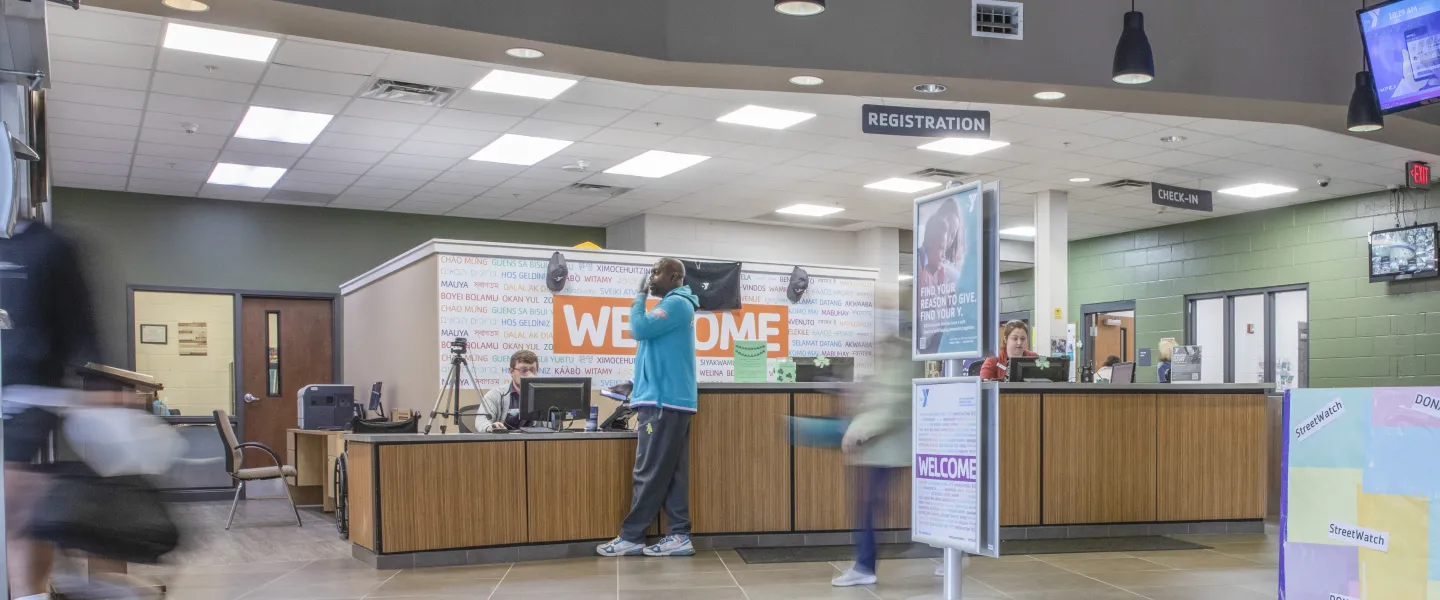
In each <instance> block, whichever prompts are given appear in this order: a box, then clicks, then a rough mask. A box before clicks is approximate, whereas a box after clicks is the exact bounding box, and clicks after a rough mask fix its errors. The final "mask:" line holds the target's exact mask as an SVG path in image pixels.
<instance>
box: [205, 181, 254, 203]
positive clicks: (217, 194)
mask: <svg viewBox="0 0 1440 600" xmlns="http://www.w3.org/2000/svg"><path fill="white" fill-rule="evenodd" d="M269 193H270V190H268V189H266V188H253V187H244V186H238V185H215V184H213V183H207V184H205V185H204V186H201V188H200V197H201V198H214V199H217V200H240V201H245V202H259V201H261V200H264V199H265V195H266V194H269Z"/></svg>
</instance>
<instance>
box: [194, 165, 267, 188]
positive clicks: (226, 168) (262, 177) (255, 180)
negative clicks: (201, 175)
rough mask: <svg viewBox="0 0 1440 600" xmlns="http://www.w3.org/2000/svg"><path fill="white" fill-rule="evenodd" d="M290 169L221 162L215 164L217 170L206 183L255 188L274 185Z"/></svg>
mask: <svg viewBox="0 0 1440 600" xmlns="http://www.w3.org/2000/svg"><path fill="white" fill-rule="evenodd" d="M287 170H288V169H281V168H279V167H252V166H250V165H237V164H234V163H220V164H218V165H215V170H214V171H212V172H211V173H210V180H209V181H206V182H205V183H213V184H216V185H238V186H244V187H253V188H269V187H274V185H275V182H277V181H280V178H281V177H282V176H284V175H285V171H287Z"/></svg>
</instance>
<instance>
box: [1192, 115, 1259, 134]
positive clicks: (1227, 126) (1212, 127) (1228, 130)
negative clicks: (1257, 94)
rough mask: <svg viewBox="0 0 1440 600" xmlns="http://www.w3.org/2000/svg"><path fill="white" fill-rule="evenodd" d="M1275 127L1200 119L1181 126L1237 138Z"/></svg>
mask: <svg viewBox="0 0 1440 600" xmlns="http://www.w3.org/2000/svg"><path fill="white" fill-rule="evenodd" d="M1270 127H1274V124H1272V123H1255V122H1253V121H1231V120H1228V119H1200V120H1199V121H1192V122H1190V123H1186V124H1184V125H1181V128H1183V129H1191V130H1194V131H1203V132H1205V133H1213V134H1215V135H1225V136H1235V135H1240V134H1242V133H1251V132H1254V131H1259V130H1261V129H1268V128H1270Z"/></svg>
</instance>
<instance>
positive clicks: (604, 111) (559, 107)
mask: <svg viewBox="0 0 1440 600" xmlns="http://www.w3.org/2000/svg"><path fill="white" fill-rule="evenodd" d="M627 114H629V111H626V110H622V109H618V108H607V107H603V106H590V105H588V104H574V103H570V102H558V101H557V102H550V103H547V104H546V105H545V106H544V107H542V108H541V109H540V110H538V111H535V113H534V114H532V115H530V116H531V117H534V118H536V119H544V120H546V121H560V122H562V123H578V124H580V125H596V126H601V127H603V126H606V125H609V124H611V123H614V122H616V121H618V120H620V118H621V117H624V116H625V115H627Z"/></svg>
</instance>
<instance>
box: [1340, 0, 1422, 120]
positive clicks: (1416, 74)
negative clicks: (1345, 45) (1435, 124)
mask: <svg viewBox="0 0 1440 600" xmlns="http://www.w3.org/2000/svg"><path fill="white" fill-rule="evenodd" d="M1356 14H1357V15H1358V16H1359V18H1360V35H1361V37H1362V38H1363V39H1364V44H1365V55H1366V57H1367V59H1368V60H1369V61H1370V71H1371V72H1372V73H1374V75H1375V93H1376V94H1377V95H1378V96H1379V97H1380V109H1381V110H1382V111H1384V112H1385V114H1390V113H1393V112H1399V111H1402V110H1406V109H1410V108H1414V107H1416V106H1421V105H1425V104H1433V103H1436V102H1440V0H1390V1H1389V2H1383V3H1380V4H1377V5H1375V6H1371V7H1369V8H1365V9H1361V10H1359V11H1357V12H1356Z"/></svg>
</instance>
